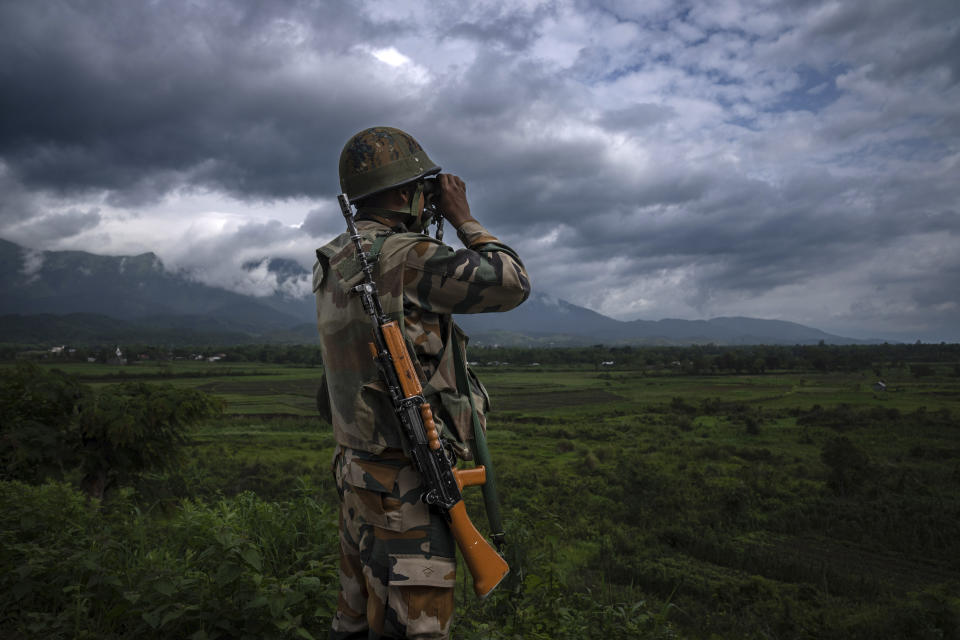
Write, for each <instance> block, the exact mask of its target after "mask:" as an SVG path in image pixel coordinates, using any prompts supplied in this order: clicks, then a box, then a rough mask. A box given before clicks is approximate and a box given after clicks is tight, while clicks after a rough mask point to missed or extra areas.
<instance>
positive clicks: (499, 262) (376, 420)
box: [313, 210, 530, 457]
mask: <svg viewBox="0 0 960 640" xmlns="http://www.w3.org/2000/svg"><path fill="white" fill-rule="evenodd" d="M358 218H359V219H358V221H357V229H358V231H359V232H360V234H361V236H362V238H363V247H364V250H365V251H367V252H370V251H371V249H373V251H374V254H375V259H376V267H375V269H374V276H375V279H376V281H377V288H378V290H379V293H380V301H381V304H382V306H383V310H384V313H386V314H387V315H388V316H389V317H390V318H391V319H393V320H397V321H398V322H399V323H400V325H401V326H402V327H403V333H404V337H405V338H406V340H407V342H408V344H409V345H410V347H411V349H412V350H413V352H414V353H415V354H416V356H417V361H418V363H415V364H418V365H419V369H420V373H421V383H422V384H423V387H424V397H425V398H426V400H427V401H428V402H430V403H431V406H432V407H433V409H434V414H435V416H438V417H439V418H440V421H442V423H443V427H442V431H443V432H444V436H445V437H448V438H449V437H452V438H454V439H455V440H457V441H459V442H460V443H464V444H466V443H468V441H469V440H471V439H472V438H473V435H472V432H473V428H472V424H471V419H470V413H471V412H470V399H469V398H465V397H461V396H460V395H459V394H458V393H457V385H456V374H455V369H454V358H453V348H452V339H451V336H452V333H453V332H455V331H456V332H460V329H459V327H457V326H456V324H455V323H454V322H453V319H452V318H451V314H453V313H486V312H494V311H507V310H509V309H512V308H513V307H515V306H517V305H519V304H520V303H521V302H523V301H524V300H525V299H526V298H527V296H528V295H529V293H530V282H529V279H528V276H527V273H526V270H525V269H524V267H523V264H522V263H521V262H520V259H519V258H518V257H517V254H516V253H515V252H514V251H513V250H512V249H510V248H509V247H507V246H506V245H504V244H503V243H501V242H500V241H499V240H498V239H497V238H496V237H495V236H493V235H492V234H490V232H488V231H487V230H486V229H485V228H484V227H483V226H481V225H480V224H479V223H477V222H475V221H471V222H467V223H466V224H464V225H463V226H461V227H460V229H458V230H457V234H458V236H459V237H460V240H461V241H462V242H463V244H464V246H465V248H464V249H460V250H457V251H455V250H454V249H453V248H452V247H450V246H448V245H446V244H444V243H442V242H440V241H438V240H435V239H433V238H430V237H428V236H425V235H423V234H420V233H412V232H409V231H407V230H406V229H405V228H404V227H403V226H402V225H400V226H396V227H390V226H388V224H385V222H391V221H392V220H390V219H384V218H377V217H376V216H370V215H368V214H365V211H364V210H361V211H360V212H359V213H358ZM371 218H375V219H371ZM362 278H363V273H362V272H361V271H360V268H359V265H358V264H357V260H356V255H355V249H354V245H353V242H352V240H351V239H350V236H349V234H347V233H344V234H341V235H340V236H338V237H337V238H335V239H334V240H332V241H331V242H329V243H328V244H326V245H324V246H323V247H321V248H320V249H318V250H317V263H316V265H315V266H314V274H313V289H314V292H315V293H316V297H317V327H318V329H319V331H320V348H321V351H322V353H323V362H324V371H325V375H326V378H327V386H328V397H329V405H330V415H329V418H330V421H331V423H332V424H333V430H334V436H335V438H336V441H337V443H338V444H340V445H341V446H343V447H348V448H351V449H357V450H360V451H365V452H370V453H372V454H374V455H377V454H380V453H382V452H384V451H387V450H400V449H403V443H402V440H401V437H400V433H399V425H398V422H397V418H396V416H395V414H394V412H393V408H392V406H391V404H390V398H389V396H388V395H387V393H386V391H385V389H384V387H383V384H382V382H381V380H380V376H379V372H378V370H377V367H376V362H375V361H374V359H373V358H372V357H371V354H370V349H369V347H368V343H369V342H370V341H371V327H370V320H369V318H368V317H367V315H366V314H365V313H364V310H363V306H362V305H361V303H360V299H359V298H358V297H357V296H356V295H354V294H353V293H352V292H351V287H353V286H354V285H356V284H357V283H359V282H360V281H361V280H362ZM460 336H461V340H460V343H461V348H463V347H465V345H466V336H463V334H462V332H461V333H460ZM464 360H465V358H464ZM469 378H470V383H471V387H472V389H471V390H472V395H473V396H474V398H473V399H474V404H475V406H476V409H477V412H478V414H479V417H480V422H481V425H484V427H485V424H486V423H485V417H484V413H485V411H486V409H487V408H488V398H487V396H486V391H485V390H484V389H483V387H482V385H480V383H479V381H478V380H477V379H476V377H475V376H474V375H473V374H472V372H470V373H469ZM438 424H439V423H438ZM468 457H469V454H468Z"/></svg>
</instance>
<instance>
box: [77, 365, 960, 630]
mask: <svg viewBox="0 0 960 640" xmlns="http://www.w3.org/2000/svg"><path fill="white" fill-rule="evenodd" d="M63 368H64V369H67V370H68V371H70V372H71V373H72V374H74V375H77V376H79V377H80V378H81V379H83V380H85V381H86V382H89V383H91V384H96V385H101V384H109V383H112V382H116V381H119V380H132V379H142V380H145V381H148V382H166V383H170V384H174V385H179V386H184V387H195V388H198V389H201V390H203V391H205V392H207V393H210V394H213V395H216V396H219V397H221V398H223V400H225V402H226V407H227V409H226V415H225V416H223V417H222V418H219V419H217V420H215V421H212V422H209V423H207V424H204V425H203V426H201V427H199V428H197V429H196V431H195V432H194V433H193V436H192V443H191V444H190V445H189V449H188V456H187V460H186V462H185V465H184V469H183V470H182V472H181V473H179V474H178V475H177V476H176V478H175V479H174V480H170V479H169V478H167V479H165V480H164V481H168V482H172V483H173V484H175V485H176V486H175V487H174V488H173V491H172V498H176V497H177V496H178V495H191V496H194V497H199V498H201V499H208V500H210V499H215V498H216V497H217V496H232V495H236V494H239V493H241V492H243V491H246V490H252V491H254V492H256V493H257V495H259V496H260V497H261V498H263V499H266V500H278V501H282V500H286V499H289V498H290V497H291V496H294V495H299V494H300V493H302V492H303V490H304V487H305V486H306V487H309V488H310V491H311V492H312V494H313V495H315V496H318V499H319V500H320V501H321V502H323V503H326V504H328V505H330V506H331V507H332V506H333V505H334V504H335V493H334V490H333V487H332V486H331V482H330V478H329V470H328V467H329V461H330V457H331V454H332V449H333V439H332V434H331V433H330V427H329V425H326V424H323V423H321V422H320V421H319V420H318V419H317V418H315V417H314V413H315V409H314V407H315V392H316V386H317V383H318V381H319V378H320V373H321V370H320V369H318V368H310V367H284V366H279V365H265V364H247V363H243V364H230V363H224V362H215V363H208V362H182V363H181V362H176V363H168V364H150V363H147V364H143V363H139V364H137V365H135V366H127V367H109V366H105V365H93V364H90V365H87V364H83V365H72V366H66V367H63ZM477 373H478V375H479V377H480V379H481V380H482V381H483V382H484V384H485V385H486V387H487V389H488V391H489V392H490V395H491V398H492V413H491V414H490V429H489V434H488V437H489V442H490V448H491V451H492V453H493V456H494V460H495V461H496V463H497V472H498V478H499V484H500V491H501V498H502V501H503V507H504V515H505V519H506V520H507V533H508V536H509V538H510V546H509V547H508V551H507V556H508V560H509V561H510V563H511V566H512V568H513V571H512V573H511V577H510V578H509V579H508V582H507V583H505V585H504V586H503V587H502V588H501V589H499V590H498V592H497V593H495V594H494V595H493V596H492V597H491V598H490V599H489V600H488V601H487V602H485V603H482V604H481V603H478V602H476V601H475V600H473V599H472V597H468V595H467V592H468V591H469V589H464V588H463V585H461V587H460V591H459V593H458V599H459V600H460V601H461V602H462V603H463V604H462V606H461V607H460V614H459V615H460V622H459V623H458V627H457V632H456V636H455V637H461V638H482V637H503V638H507V637H524V638H540V637H544V638H546V637H555V638H559V637H571V638H573V637H587V636H589V635H595V634H597V633H599V632H602V635H605V636H608V637H623V638H627V637H686V638H950V637H953V638H956V637H958V634H960V599H958V594H960V379H958V378H956V377H951V376H949V375H946V374H947V373H948V372H947V371H943V372H938V375H932V376H927V377H923V378H917V377H915V376H912V375H910V372H909V370H908V369H907V368H906V367H904V368H902V369H891V370H887V371H885V372H884V380H885V381H886V383H887V389H888V390H887V391H883V392H880V391H875V390H874V389H873V384H874V383H875V382H876V379H877V378H876V376H875V375H874V373H872V372H871V371H859V372H853V373H811V372H803V373H792V372H776V371H775V372H768V373H766V374H763V375H723V376H682V375H677V374H666V373H661V374H659V375H653V374H651V373H650V372H644V371H642V370H617V369H610V370H603V371H598V370H596V369H594V368H584V369H580V370H578V369H571V368H569V367H563V368H555V369H551V368H549V367H544V366H540V367H512V368H509V367H479V368H478V369H477ZM940 373H943V374H944V375H940ZM152 490H153V491H155V493H156V495H162V494H163V491H160V490H159V489H158V488H157V487H155V486H154V487H152ZM141 491H142V492H143V493H144V495H148V494H150V491H151V487H150V486H146V487H144V488H142V489H141ZM470 491H471V494H470V495H469V497H468V505H469V507H470V510H471V513H472V514H474V520H475V522H477V523H478V524H481V525H482V523H483V521H484V518H483V516H482V505H481V502H480V500H479V497H478V494H479V492H476V491H474V490H470ZM166 499H171V496H167V498H166ZM329 514H330V515H329V516H328V520H327V526H328V527H330V528H333V527H335V522H334V521H333V515H332V514H333V510H331V511H330V512H329Z"/></svg>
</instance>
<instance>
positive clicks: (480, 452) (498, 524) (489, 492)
mask: <svg viewBox="0 0 960 640" xmlns="http://www.w3.org/2000/svg"><path fill="white" fill-rule="evenodd" d="M451 323H452V321H451ZM458 334H459V331H457V330H456V329H453V330H452V331H451V332H450V339H451V342H452V345H451V346H452V347H453V363H454V369H456V373H457V393H459V394H460V395H466V396H467V398H468V399H469V400H470V417H471V420H472V421H473V437H474V441H475V448H476V452H475V454H476V455H475V456H474V458H475V459H476V461H477V464H478V465H483V466H484V467H486V469H487V481H486V482H485V483H484V484H483V485H482V487H481V490H482V491H483V503H484V506H485V507H486V509H487V520H488V521H489V522H490V532H491V533H490V537H491V538H493V542H494V544H496V545H497V550H498V551H499V550H500V549H501V548H502V547H503V544H504V542H505V539H506V536H505V534H504V531H503V519H502V518H501V516H500V497H499V496H498V495H497V479H496V474H495V473H494V472H493V459H492V458H491V457H490V450H489V449H488V448H487V435H486V434H485V433H484V432H483V427H481V426H480V418H479V417H478V416H477V407H476V405H475V404H474V402H473V393H471V390H470V378H469V375H468V374H467V363H466V362H464V360H463V349H462V348H461V346H460V337H459V335H458Z"/></svg>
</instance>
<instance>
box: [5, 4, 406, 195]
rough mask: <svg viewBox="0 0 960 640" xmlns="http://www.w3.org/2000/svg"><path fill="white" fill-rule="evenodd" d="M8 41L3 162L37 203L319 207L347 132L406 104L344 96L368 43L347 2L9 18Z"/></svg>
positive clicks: (63, 8)
mask: <svg viewBox="0 0 960 640" xmlns="http://www.w3.org/2000/svg"><path fill="white" fill-rule="evenodd" d="M0 25H3V26H0V78H2V81H3V90H2V94H0V96H2V97H0V111H2V113H3V114H4V117H3V119H2V120H0V154H2V157H3V158H4V159H5V160H6V162H7V163H8V165H9V167H10V171H11V172H12V173H13V174H14V175H16V176H17V178H18V179H19V180H21V181H22V182H23V183H24V184H26V185H28V186H30V187H39V188H48V189H55V190H57V191H61V192H70V191H78V190H87V189H105V190H110V191H113V192H114V193H115V194H119V195H116V196H115V197H116V198H117V199H118V200H119V203H120V204H129V203H130V202H134V201H136V200H138V199H143V200H149V199H151V198H156V197H157V196H159V195H162V194H163V193H165V192H167V191H169V190H170V189H172V188H174V187H176V186H178V185H180V184H184V183H188V184H194V185H202V186H212V187H215V188H221V189H224V190H227V191H229V192H232V193H235V194H238V195H240V196H246V195H249V196H260V197H274V196H280V197H282V196H290V195H301V194H313V195H316V194H318V193H321V192H323V191H324V189H323V187H322V186H321V185H323V186H326V183H325V182H324V181H323V180H322V177H326V175H327V174H328V173H329V168H328V164H329V163H330V160H329V158H331V157H332V156H335V154H336V152H337V151H339V147H340V146H341V145H342V144H343V138H344V135H345V134H344V132H346V131H350V130H352V129H354V128H357V127H358V126H359V125H358V123H360V122H365V121H368V120H378V119H387V118H388V114H390V113H392V112H393V111H394V110H395V109H397V108H398V106H399V105H401V104H402V103H403V98H391V99H383V100H374V99H372V98H373V97H374V94H373V93H372V92H371V91H370V90H369V89H366V88H364V87H363V86H362V85H360V84H359V83H355V84H354V85H351V84H350V83H349V78H347V79H345V80H344V81H341V82H335V81H334V80H335V79H337V78H339V77H340V75H341V74H340V73H339V71H342V70H343V68H342V67H341V68H340V69H339V70H338V73H333V71H334V69H333V66H334V63H333V60H334V58H331V57H328V56H333V55H345V56H346V60H345V61H343V60H341V61H340V62H341V64H345V65H346V66H347V67H349V64H350V57H349V54H346V53H345V52H346V51H347V50H348V49H349V47H350V46H351V44H352V40H351V38H350V37H349V36H348V35H347V34H353V36H354V37H356V35H357V34H362V33H364V32H366V31H368V30H370V29H371V28H372V27H371V25H370V23H368V22H367V21H366V20H365V19H363V18H362V17H361V16H359V15H358V14H354V13H349V12H347V11H346V8H345V5H343V4H342V3H338V2H329V3H319V2H313V3H290V2H275V3H274V2H271V3H263V2H248V3H246V2H216V3H190V2H180V1H177V2H164V3H149V4H148V3H139V2H116V1H114V2H62V3H50V4H47V3H41V4H39V5H37V4H35V3H29V2H11V3H3V5H2V6H0ZM316 27H322V28H316ZM398 29H399V28H398ZM120 192H122V193H120Z"/></svg>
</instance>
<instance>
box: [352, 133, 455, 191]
mask: <svg viewBox="0 0 960 640" xmlns="http://www.w3.org/2000/svg"><path fill="white" fill-rule="evenodd" d="M435 173H440V167H439V166H437V165H436V164H435V163H434V162H433V160H431V159H430V157H429V156H427V152H426V151H424V150H423V147H421V146H420V144H419V143H418V142H417V141H416V140H414V139H413V136H411V135H410V134H408V133H404V132H403V131H400V129H394V128H393V127H370V128H369V129H364V130H363V131H361V132H360V133H357V134H356V135H354V136H353V137H352V138H350V140H348V141H347V144H346V145H344V147H343V151H341V152H340V190H341V192H342V193H346V194H347V196H349V198H350V202H356V201H357V200H360V199H361V198H365V197H367V196H370V195H373V194H375V193H380V192H381V191H387V190H388V189H393V188H394V187H399V186H401V185H404V184H407V183H408V182H413V181H414V180H419V179H420V178H423V177H424V176H429V175H433V174H435Z"/></svg>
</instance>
